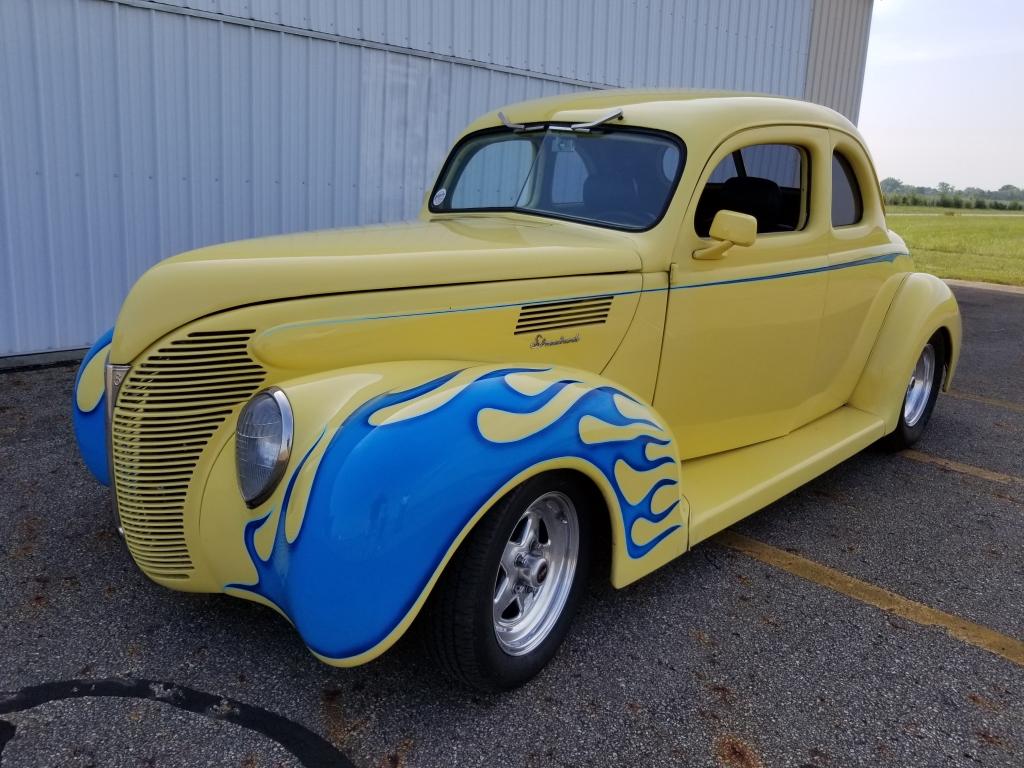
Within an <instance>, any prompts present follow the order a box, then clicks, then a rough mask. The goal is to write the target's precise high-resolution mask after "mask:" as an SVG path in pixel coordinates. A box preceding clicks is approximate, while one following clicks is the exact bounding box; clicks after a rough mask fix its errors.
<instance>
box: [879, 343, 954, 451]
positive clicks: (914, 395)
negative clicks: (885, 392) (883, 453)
mask: <svg viewBox="0 0 1024 768" xmlns="http://www.w3.org/2000/svg"><path fill="white" fill-rule="evenodd" d="M945 369H946V346H945V340H944V339H943V338H942V336H941V335H940V334H938V333H937V334H935V335H934V336H932V337H931V339H929V340H928V343H927V344H925V345H924V349H922V350H921V354H920V355H918V358H917V362H916V363H915V364H914V370H913V372H912V373H911V374H910V381H909V383H908V384H907V391H906V394H905V395H904V396H903V405H902V406H901V407H900V418H899V423H898V424H897V425H896V429H895V431H893V433H892V435H890V437H889V443H890V445H891V446H892V447H894V448H906V447H909V446H911V445H913V444H914V443H916V442H917V441H918V440H920V439H921V435H923V434H924V428H925V426H926V425H927V424H928V419H930V418H931V415H932V410H933V409H934V408H935V400H936V399H937V398H938V396H939V389H940V388H941V386H942V377H943V375H944V373H945Z"/></svg>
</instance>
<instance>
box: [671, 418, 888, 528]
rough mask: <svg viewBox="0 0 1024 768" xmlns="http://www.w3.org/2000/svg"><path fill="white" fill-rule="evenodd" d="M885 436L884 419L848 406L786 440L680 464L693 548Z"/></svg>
mask: <svg viewBox="0 0 1024 768" xmlns="http://www.w3.org/2000/svg"><path fill="white" fill-rule="evenodd" d="M884 434H885V426H884V424H883V422H882V420H881V419H880V418H878V417H877V416H873V415H871V414H869V413H865V412H864V411H860V410H857V409H856V408H854V407H852V406H849V405H844V406H843V407H842V408H840V409H838V410H836V411H833V412H832V413H830V414H828V415H826V416H822V417H821V418H820V419H818V420H816V421H812V422H811V423H810V424H807V425H806V426H803V427H800V429H798V430H796V431H795V432H791V433H790V434H788V435H786V436H785V437H777V438H775V439H774V440H767V441H765V442H763V443H757V444H756V445H749V446H747V447H745V448H737V449H735V450H732V451H726V452H724V453H716V454H715V455H713V456H702V457H700V458H697V459H688V460H686V461H684V462H682V470H681V475H682V478H681V479H682V487H683V494H684V495H685V496H686V499H687V501H688V502H689V504H690V546H691V547H692V546H694V545H695V544H697V543H698V542H701V541H703V540H704V539H706V538H708V537H709V536H713V535H714V534H716V533H718V532H719V531H720V530H722V529H723V528H727V527H729V526H730V525H732V524H733V523H735V522H737V521H738V520H742V519H743V518H744V517H746V516H747V515H749V514H752V513H753V512H756V511H757V510H759V509H762V508H763V507H766V506H768V505H769V504H771V503H772V502H773V501H775V500H777V499H780V498H782V497H783V496H785V495H786V494H787V493H789V492H790V491H792V490H795V489H796V488H799V487H800V486H801V485H803V484H804V483H807V482H808V481H810V480H813V479H814V478H815V477H817V476H818V475H820V474H822V473H823V472H826V471H828V470H829V469H831V468H832V467H834V466H836V464H839V463H840V462H841V461H844V460H845V459H848V458H850V457H851V456H853V455H854V454H855V453H857V452H858V451H861V450H863V449H864V448H866V447H867V446H869V445H871V443H873V442H875V441H876V440H878V439H879V438H880V437H882V436H883V435H884Z"/></svg>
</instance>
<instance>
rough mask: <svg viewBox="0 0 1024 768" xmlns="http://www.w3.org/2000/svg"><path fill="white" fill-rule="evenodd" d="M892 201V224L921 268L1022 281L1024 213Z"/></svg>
mask: <svg viewBox="0 0 1024 768" xmlns="http://www.w3.org/2000/svg"><path fill="white" fill-rule="evenodd" d="M955 214H956V215H946V214H945V213H944V212H943V209H941V208H916V207H908V206H889V208H888V215H889V219H888V220H889V227H890V228H891V229H893V230H894V231H895V232H897V233H898V234H899V235H901V236H902V237H903V239H904V240H906V241H907V245H908V246H909V247H910V253H911V254H912V255H913V257H914V263H915V264H916V265H917V268H918V269H919V270H921V271H923V272H931V273H932V274H934V275H938V276H939V277H951V278H958V279H960V280H980V281H983V282H987V283H1003V284H1004V285H1024V215H1021V214H1020V213H1016V214H1014V213H1013V212H1006V211H978V212H977V213H975V212H974V211H956V212H955Z"/></svg>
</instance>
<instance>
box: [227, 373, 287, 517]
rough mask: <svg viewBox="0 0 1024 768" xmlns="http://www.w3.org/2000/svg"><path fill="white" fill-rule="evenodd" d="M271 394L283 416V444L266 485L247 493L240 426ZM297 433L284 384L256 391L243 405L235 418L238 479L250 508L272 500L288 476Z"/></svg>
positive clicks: (278, 450) (281, 439)
mask: <svg viewBox="0 0 1024 768" xmlns="http://www.w3.org/2000/svg"><path fill="white" fill-rule="evenodd" d="M263 397H270V398H271V399H272V400H273V401H274V403H275V404H276V405H277V409H278V411H279V413H280V416H281V434H280V437H279V440H280V444H279V445H278V449H277V451H276V457H275V459H274V466H273V467H272V468H271V471H270V475H269V476H268V477H267V479H266V481H264V483H263V485H262V487H261V488H260V489H259V490H258V492H256V493H254V494H252V495H251V496H247V495H246V492H245V488H244V486H243V485H242V466H241V453H240V451H241V447H240V446H241V442H240V440H239V433H238V430H239V426H240V425H241V424H242V422H243V419H244V417H245V414H246V411H247V410H248V409H249V408H250V407H252V405H253V403H255V402H256V401H257V400H258V399H259V398H263ZM294 435H295V418H294V416H293V414H292V406H291V403H290V402H289V401H288V397H287V396H286V395H285V393H284V390H282V389H281V388H280V387H267V388H265V389H261V390H260V391H259V392H257V393H256V394H254V395H253V396H252V397H251V398H249V401H248V402H247V403H246V404H245V405H244V406H242V410H241V411H239V412H238V419H237V420H236V421H235V480H236V481H237V483H238V492H239V494H240V495H241V496H242V500H243V501H244V502H245V505H246V506H247V507H248V508H249V509H254V508H256V507H258V506H260V505H261V504H263V503H264V502H265V501H266V500H267V499H269V498H270V497H271V496H272V495H273V493H274V491H275V490H277V486H278V485H279V484H280V482H281V478H283V477H284V473H285V470H286V469H287V468H288V461H289V459H290V458H291V455H292V440H293V438H294Z"/></svg>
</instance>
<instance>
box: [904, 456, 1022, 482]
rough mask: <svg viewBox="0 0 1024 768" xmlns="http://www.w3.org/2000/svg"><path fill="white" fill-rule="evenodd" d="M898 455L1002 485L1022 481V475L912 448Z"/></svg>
mask: <svg viewBox="0 0 1024 768" xmlns="http://www.w3.org/2000/svg"><path fill="white" fill-rule="evenodd" d="M899 455H900V456H902V457H903V458H905V459H910V460H911V461H919V462H921V463H922V464H931V465H932V466H935V467H941V468H942V469H948V470H949V471H950V472H957V473H959V474H961V475H970V476H971V477H978V478H981V479H982V480H990V481H991V482H993V483H1002V484H1003V485H1011V484H1013V483H1024V477H1014V476H1013V475H1004V474H1003V473H1002V472H993V471H992V470H991V469H985V468H984V467H975V466H974V465H972V464H963V463H962V462H959V461H953V460H952V459H944V458H942V457H941V456H933V455H932V454H930V453H924V452H923V451H915V450H914V449H913V448H905V449H904V450H902V451H900V454H899Z"/></svg>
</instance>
